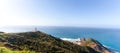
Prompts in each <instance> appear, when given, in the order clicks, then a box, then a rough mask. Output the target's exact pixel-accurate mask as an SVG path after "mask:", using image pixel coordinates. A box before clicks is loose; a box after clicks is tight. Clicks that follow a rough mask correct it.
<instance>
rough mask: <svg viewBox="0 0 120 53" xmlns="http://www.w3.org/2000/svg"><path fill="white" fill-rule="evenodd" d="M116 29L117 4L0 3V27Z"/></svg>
mask: <svg viewBox="0 0 120 53" xmlns="http://www.w3.org/2000/svg"><path fill="white" fill-rule="evenodd" d="M10 25H37V26H77V27H105V28H109V27H110V28H111V27H112V28H120V0H0V26H10Z"/></svg>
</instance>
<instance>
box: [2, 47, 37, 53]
mask: <svg viewBox="0 0 120 53" xmlns="http://www.w3.org/2000/svg"><path fill="white" fill-rule="evenodd" d="M0 53H35V52H34V51H25V50H23V51H13V50H10V49H7V48H5V47H0Z"/></svg>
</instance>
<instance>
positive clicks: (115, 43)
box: [0, 26, 120, 52]
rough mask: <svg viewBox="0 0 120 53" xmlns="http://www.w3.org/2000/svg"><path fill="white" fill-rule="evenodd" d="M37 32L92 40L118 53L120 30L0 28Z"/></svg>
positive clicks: (32, 27) (3, 29)
mask: <svg viewBox="0 0 120 53" xmlns="http://www.w3.org/2000/svg"><path fill="white" fill-rule="evenodd" d="M35 28H37V30H39V31H42V32H45V33H47V34H50V35H52V36H55V37H58V38H64V39H78V38H83V37H84V38H94V39H96V40H98V41H99V42H100V43H102V44H103V45H105V46H107V47H109V48H111V49H114V50H116V51H119V52H120V29H110V28H85V27H56V26H19V27H18V26H17V27H16V26H14V27H13V26H12V27H0V31H3V32H13V33H14V32H27V31H34V30H35Z"/></svg>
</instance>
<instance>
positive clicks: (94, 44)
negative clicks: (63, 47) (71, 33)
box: [75, 38, 113, 53]
mask: <svg viewBox="0 0 120 53" xmlns="http://www.w3.org/2000/svg"><path fill="white" fill-rule="evenodd" d="M75 44H78V45H80V46H88V47H91V48H93V49H94V50H96V51H98V52H100V53H113V52H112V51H110V50H109V49H108V48H106V47H104V46H103V45H102V44H101V43H100V42H98V41H97V40H94V39H92V38H89V39H85V38H81V39H80V41H76V42H75Z"/></svg>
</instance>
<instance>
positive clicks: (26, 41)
mask: <svg viewBox="0 0 120 53" xmlns="http://www.w3.org/2000/svg"><path fill="white" fill-rule="evenodd" d="M0 43H2V44H0V45H1V46H4V47H6V48H9V49H10V50H15V51H18V50H19V51H22V50H25V51H35V52H39V53H40V52H41V53H56V52H57V53H98V52H97V51H95V50H94V49H92V48H90V47H87V46H79V45H76V44H73V43H71V42H68V41H63V40H61V39H59V38H55V37H53V36H51V35H48V34H46V33H43V32H40V31H36V32H24V33H8V34H1V35H0Z"/></svg>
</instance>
